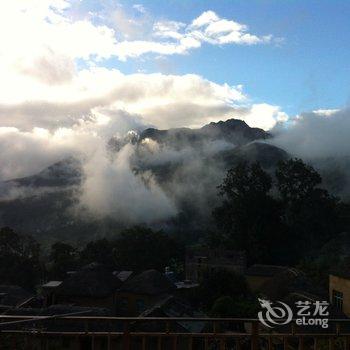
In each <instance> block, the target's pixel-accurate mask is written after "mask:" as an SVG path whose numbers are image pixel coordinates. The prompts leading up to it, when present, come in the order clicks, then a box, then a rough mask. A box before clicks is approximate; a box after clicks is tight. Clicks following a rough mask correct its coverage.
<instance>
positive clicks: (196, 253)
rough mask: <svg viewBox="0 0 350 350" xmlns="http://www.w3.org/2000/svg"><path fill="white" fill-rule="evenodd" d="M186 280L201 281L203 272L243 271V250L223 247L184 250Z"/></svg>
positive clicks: (244, 265)
mask: <svg viewBox="0 0 350 350" xmlns="http://www.w3.org/2000/svg"><path fill="white" fill-rule="evenodd" d="M185 268H186V280H190V281H193V282H201V281H202V280H203V277H204V275H205V273H208V272H215V271H218V270H228V271H234V272H238V273H244V270H245V268H246V255H245V253H244V252H240V251H235V250H225V249H209V248H196V249H188V250H187V252H186V266H185Z"/></svg>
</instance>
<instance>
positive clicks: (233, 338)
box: [0, 315, 350, 350]
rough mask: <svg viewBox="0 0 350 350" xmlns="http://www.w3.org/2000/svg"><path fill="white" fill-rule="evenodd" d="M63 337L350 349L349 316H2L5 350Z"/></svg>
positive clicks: (206, 346)
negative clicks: (271, 322) (272, 321)
mask: <svg viewBox="0 0 350 350" xmlns="http://www.w3.org/2000/svg"><path fill="white" fill-rule="evenodd" d="M60 341H62V342H63V343H64V342H65V343H66V345H65V346H66V348H69V349H82V350H88V349H91V350H102V349H105V350H107V349H108V350H111V349H121V350H134V349H135V350H153V349H154V350H182V349H186V350H187V349H188V350H202V349H203V350H236V349H237V350H239V349H240V350H244V349H251V350H258V349H264V350H265V349H266V350H279V349H286V350H287V349H298V350H303V349H305V350H306V349H307V350H308V349H313V350H317V349H320V350H321V349H322V350H323V349H329V350H338V349H339V350H350V320H349V321H348V320H343V319H341V320H329V328H327V329H322V328H316V327H314V328H312V329H308V328H307V327H304V328H300V327H298V326H296V325H295V323H293V322H291V323H290V324H289V325H287V326H284V327H283V328H279V329H269V330H267V329H266V328H263V327H262V325H261V324H260V322H259V321H258V320H257V319H245V318H184V317H171V318H159V317H146V318H141V317H92V316H62V315H61V316H60V315H54V316H9V315H0V349H1V350H3V349H16V350H17V349H18V350H19V349H25V350H34V349H49V350H51V349H63V348H64V346H63V345H62V346H61V347H59V345H57V344H58V343H57V342H60ZM70 341H73V344H70V345H69V346H68V345H67V342H68V343H69V342H70ZM50 344H56V345H55V347H54V346H53V345H50ZM57 346H58V347H57Z"/></svg>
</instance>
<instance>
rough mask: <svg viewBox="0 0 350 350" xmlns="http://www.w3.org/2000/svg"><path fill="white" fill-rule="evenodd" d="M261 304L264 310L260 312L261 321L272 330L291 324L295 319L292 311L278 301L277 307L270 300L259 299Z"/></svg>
mask: <svg viewBox="0 0 350 350" xmlns="http://www.w3.org/2000/svg"><path fill="white" fill-rule="evenodd" d="M259 303H260V305H261V307H262V308H263V310H262V311H259V313H258V318H259V321H260V322H261V323H262V324H263V325H264V326H266V327H269V328H272V327H274V326H280V325H284V324H287V323H289V322H290V321H291V320H292V318H293V311H292V309H291V308H290V307H289V306H288V305H287V304H285V303H283V302H282V301H277V302H276V303H274V304H276V305H273V303H272V302H271V301H269V300H264V299H259Z"/></svg>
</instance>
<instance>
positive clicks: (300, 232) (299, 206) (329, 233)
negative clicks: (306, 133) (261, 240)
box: [276, 159, 341, 256]
mask: <svg viewBox="0 0 350 350" xmlns="http://www.w3.org/2000/svg"><path fill="white" fill-rule="evenodd" d="M276 179H277V187H278V190H279V193H280V195H281V198H282V203H283V205H284V215H283V221H284V222H285V224H286V225H288V228H289V230H290V234H291V235H292V236H293V238H294V240H295V241H297V242H298V244H299V246H300V248H299V250H298V252H299V255H300V256H303V255H304V254H305V253H306V250H310V248H311V247H312V248H313V249H317V248H318V247H320V246H322V245H323V244H324V243H325V242H326V241H327V240H329V239H330V238H331V237H334V235H335V234H337V233H338V232H339V230H340V226H341V220H340V216H339V200H338V199H337V198H335V197H333V196H331V195H330V194H329V193H328V191H327V190H325V189H323V188H320V187H319V185H320V184H321V183H322V178H321V176H320V175H319V174H318V173H317V171H316V170H315V169H314V168H313V167H311V166H309V165H307V164H305V163H304V162H303V161H302V160H301V159H290V160H288V161H283V162H280V163H279V164H278V168H277V170H276Z"/></svg>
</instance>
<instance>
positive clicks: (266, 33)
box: [0, 0, 350, 179]
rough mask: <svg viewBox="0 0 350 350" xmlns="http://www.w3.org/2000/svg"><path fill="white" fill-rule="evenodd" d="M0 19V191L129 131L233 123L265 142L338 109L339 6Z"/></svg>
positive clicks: (226, 4)
mask: <svg viewBox="0 0 350 350" xmlns="http://www.w3.org/2000/svg"><path fill="white" fill-rule="evenodd" d="M0 7H1V8H0V76H1V80H0V91H1V94H0V148H1V149H2V152H1V154H0V169H1V170H0V179H7V178H11V177H16V176H24V175H28V174H30V173H33V172H35V171H37V170H38V169H40V168H43V167H44V166H47V165H49V164H50V163H51V162H53V161H56V160H59V159H61V158H62V157H64V156H66V155H68V154H71V153H72V152H85V153H86V152H87V153H93V152H95V150H96V147H95V146H96V144H99V142H100V141H101V140H108V138H110V137H112V136H115V135H121V134H123V133H125V132H127V131H129V130H131V129H142V128H145V127H147V126H154V127H157V128H162V129H166V128H171V127H201V126H203V125H205V124H206V123H209V122H211V121H214V122H215V121H219V120H227V119H229V118H238V119H242V120H245V121H246V122H247V123H248V124H249V125H250V126H254V127H260V128H263V129H265V130H270V129H273V128H276V127H278V126H279V125H282V124H283V125H285V126H287V127H288V125H292V124H293V123H295V122H296V121H298V120H301V119H303V118H304V117H303V116H309V117H310V113H311V114H312V116H311V117H312V118H313V117H315V116H316V117H318V116H319V117H320V118H328V117H330V116H332V115H333V114H336V113H338V112H339V111H340V110H346V109H347V108H348V103H349V86H350V74H349V73H350V72H349V70H350V65H349V62H350V50H349V47H348V45H347V42H348V38H349V36H350V21H349V20H348V19H349V15H350V2H349V1H345V0H343V1H340V0H328V1H325V0H318V1H312V0H294V1H291V0H290V1H288V0H285V1H280V0H275V1H272V0H271V1H268V0H259V1H258V0H250V1H246V0H230V1H225V0H221V1H185V0H183V1H181V0H177V1H175V0H171V1H160V0H152V1H150V0H149V1H138V0H136V1H125V0H118V1H116V0H99V1H97V0H11V1H7V2H3V3H2V4H1V5H0ZM343 115H344V113H342V116H343ZM311 117H310V118H311ZM343 119H344V118H343V117H342V120H343Z"/></svg>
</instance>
